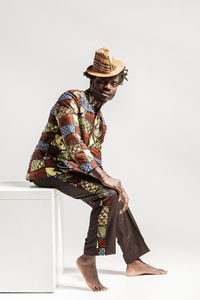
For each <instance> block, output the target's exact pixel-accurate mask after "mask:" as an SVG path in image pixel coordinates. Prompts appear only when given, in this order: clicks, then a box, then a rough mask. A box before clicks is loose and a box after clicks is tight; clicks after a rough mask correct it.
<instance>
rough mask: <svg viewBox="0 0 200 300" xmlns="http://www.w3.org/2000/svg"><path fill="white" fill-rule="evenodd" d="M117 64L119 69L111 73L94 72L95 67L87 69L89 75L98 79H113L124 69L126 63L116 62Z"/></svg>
mask: <svg viewBox="0 0 200 300" xmlns="http://www.w3.org/2000/svg"><path fill="white" fill-rule="evenodd" d="M115 61H116V63H117V67H116V68H115V70H113V71H112V72H110V73H106V74H105V73H100V72H97V71H94V70H93V65H91V66H89V67H88V68H87V73H88V74H90V75H93V76H97V77H112V76H115V75H118V74H119V73H120V72H121V71H122V70H123V69H124V63H123V62H122V61H121V60H115Z"/></svg>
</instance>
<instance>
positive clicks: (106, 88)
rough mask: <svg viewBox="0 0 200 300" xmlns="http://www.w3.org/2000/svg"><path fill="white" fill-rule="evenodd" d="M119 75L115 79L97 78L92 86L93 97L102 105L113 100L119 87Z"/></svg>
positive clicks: (92, 82)
mask: <svg viewBox="0 0 200 300" xmlns="http://www.w3.org/2000/svg"><path fill="white" fill-rule="evenodd" d="M119 80H120V77H119V75H116V76H113V77H95V78H94V79H93V80H92V81H91V84H90V91H91V93H92V94H93V96H94V97H95V98H96V99H97V100H98V101H99V102H100V103H102V104H104V103H106V102H107V101H109V100H111V99H112V98H113V97H114V96H115V93H116V91H117V88H118V85H119Z"/></svg>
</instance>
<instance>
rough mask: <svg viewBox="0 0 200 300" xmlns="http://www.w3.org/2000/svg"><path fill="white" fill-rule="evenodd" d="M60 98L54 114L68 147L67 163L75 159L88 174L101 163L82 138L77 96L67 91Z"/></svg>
mask: <svg viewBox="0 0 200 300" xmlns="http://www.w3.org/2000/svg"><path fill="white" fill-rule="evenodd" d="M59 99H60V100H59ZM59 99H58V101H57V103H56V106H55V109H54V116H55V118H56V120H57V122H58V127H59V129H60V132H61V135H62V137H63V141H64V144H65V147H66V149H67V151H66V154H67V156H66V165H67V160H74V161H75V162H76V163H77V165H78V167H79V168H80V169H81V170H82V171H83V172H84V173H86V174H87V173H88V172H90V171H91V170H93V169H95V168H96V167H98V166H99V165H98V163H97V162H96V160H95V158H94V156H93V155H92V153H91V151H90V149H89V148H88V147H87V145H86V144H85V143H84V142H83V140H82V139H81V131H80V127H79V118H78V114H79V109H78V104H77V102H76V100H75V99H76V98H75V96H74V95H73V94H71V93H69V92H65V93H64V94H63V95H61V97H60V98H59Z"/></svg>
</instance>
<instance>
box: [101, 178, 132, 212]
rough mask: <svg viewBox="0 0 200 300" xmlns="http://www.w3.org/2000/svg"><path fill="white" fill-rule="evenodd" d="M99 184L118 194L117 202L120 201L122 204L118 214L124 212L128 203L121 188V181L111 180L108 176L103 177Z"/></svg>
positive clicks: (125, 194) (127, 198) (126, 196)
mask: <svg viewBox="0 0 200 300" xmlns="http://www.w3.org/2000/svg"><path fill="white" fill-rule="evenodd" d="M101 183H102V184H103V185H105V186H107V187H110V188H112V189H115V190H116V191H117V192H118V194H119V201H122V202H123V203H124V206H123V208H122V209H121V210H120V212H119V213H120V214H122V213H123V212H124V211H125V210H127V208H128V203H129V197H128V195H127V193H126V191H125V190H124V188H123V187H122V184H121V180H119V179H116V178H112V177H110V176H105V177H104V178H103V179H102V181H101Z"/></svg>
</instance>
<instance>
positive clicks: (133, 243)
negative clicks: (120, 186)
mask: <svg viewBox="0 0 200 300" xmlns="http://www.w3.org/2000/svg"><path fill="white" fill-rule="evenodd" d="M34 183H35V184H36V185H38V186H43V187H45V186H46V187H54V188H56V189H58V190H60V191H61V192H63V193H65V194H66V195H69V196H71V197H73V198H76V199H81V200H83V201H84V202H85V203H87V204H88V205H90V206H91V207H92V211H91V214H90V221H89V229H88V233H87V237H86V239H85V245H84V254H85V255H109V254H115V253H116V238H117V242H118V244H119V246H120V247H121V250H122V252H123V258H124V260H125V262H126V263H130V262H132V261H134V260H135V259H136V258H138V257H139V256H141V255H143V254H145V253H146V252H148V251H150V250H149V248H148V247H147V245H146V244H145V242H144V239H143V237H142V235H141V233H140V231H139V228H138V226H137V224H136V222H135V220H134V218H133V216H132V213H131V211H130V209H129V208H128V210H126V211H125V212H124V213H123V214H121V215H119V211H120V209H121V208H122V206H123V203H122V202H121V201H120V202H119V201H118V193H117V192H116V191H115V190H114V189H109V188H108V187H105V186H103V185H102V184H101V182H100V181H99V180H98V179H96V178H94V177H93V176H90V175H86V174H81V173H75V172H74V173H73V176H72V177H71V179H68V180H66V181H65V180H64V179H62V180H61V179H56V178H53V177H49V178H47V179H40V180H35V181H34Z"/></svg>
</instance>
